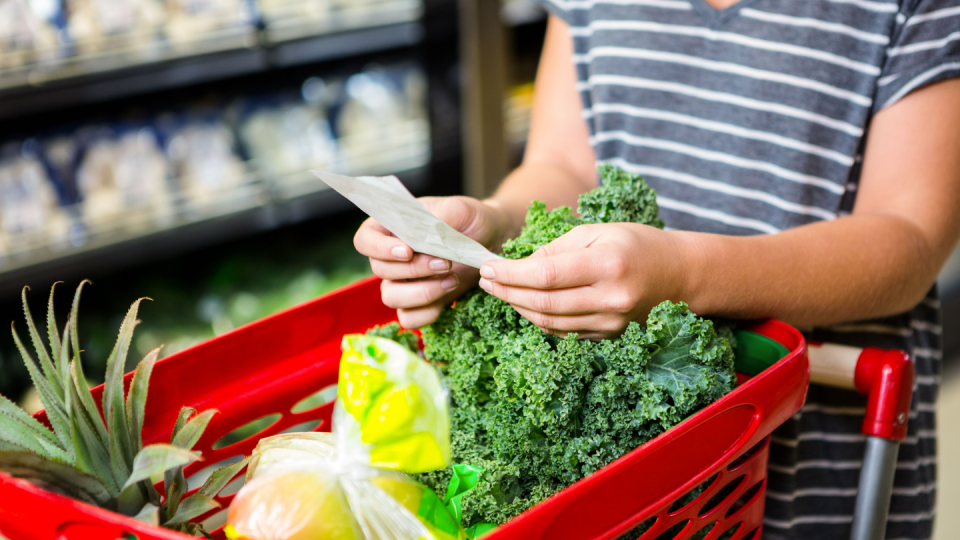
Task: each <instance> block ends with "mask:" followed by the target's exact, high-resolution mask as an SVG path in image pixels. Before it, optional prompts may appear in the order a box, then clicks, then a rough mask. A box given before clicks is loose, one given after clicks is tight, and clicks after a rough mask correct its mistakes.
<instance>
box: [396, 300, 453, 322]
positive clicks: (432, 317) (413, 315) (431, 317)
mask: <svg viewBox="0 0 960 540" xmlns="http://www.w3.org/2000/svg"><path fill="white" fill-rule="evenodd" d="M446 305H447V304H446V302H436V303H434V304H430V305H429V306H424V307H420V308H415V309H398V310H397V319H398V320H399V321H400V326H402V327H404V328H421V327H424V326H426V325H428V324H431V323H433V322H434V321H436V320H437V317H439V316H440V312H441V311H443V308H444V306H446Z"/></svg>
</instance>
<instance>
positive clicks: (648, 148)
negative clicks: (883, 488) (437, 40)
mask: <svg viewBox="0 0 960 540" xmlns="http://www.w3.org/2000/svg"><path fill="white" fill-rule="evenodd" d="M906 3H909V4H911V5H910V6H907V5H900V4H898V3H897V2H881V1H873V0H807V1H798V0H741V1H740V2H739V3H737V4H735V5H734V6H732V7H730V8H727V9H724V10H721V11H718V10H716V9H714V8H712V7H711V6H710V5H709V4H707V3H706V1H705V0H691V1H689V2H688V1H684V0H606V1H603V0H570V1H561V0H556V1H554V2H548V3H546V5H547V7H548V8H549V9H551V11H553V12H554V13H556V14H558V15H560V16H561V17H562V18H563V19H565V20H566V21H567V23H568V24H569V25H570V33H571V35H572V37H573V41H574V51H575V54H574V57H573V61H574V64H575V65H576V70H577V78H578V89H579V90H580V93H581V96H582V99H583V104H584V109H583V115H584V118H585V120H586V122H587V124H588V126H589V129H590V137H591V138H590V142H591V144H592V145H593V147H594V150H595V152H596V155H597V159H598V160H599V161H603V162H609V163H613V164H616V165H618V166H620V167H622V168H624V169H626V170H628V171H631V172H637V173H640V174H642V175H643V176H644V177H645V178H646V179H647V181H648V182H649V183H650V184H651V185H652V186H653V187H654V188H655V189H656V190H657V193H658V202H659V204H660V215H661V217H662V218H663V219H664V221H665V222H666V223H667V226H668V228H675V229H684V230H697V231H705V232H713V233H721V234H734V235H750V234H772V233H776V232H778V231H781V230H784V229H789V228H792V227H797V226H801V225H805V224H808V223H813V222H816V221H822V220H832V219H837V218H838V217H841V216H843V215H846V214H849V213H850V212H851V211H852V209H853V204H854V202H855V200H856V190H857V185H858V183H859V169H860V167H859V165H860V161H861V150H862V148H863V143H864V141H865V138H866V134H867V133H868V131H869V123H870V119H871V117H872V116H873V114H875V113H876V112H877V111H879V110H881V109H882V108H883V107H884V106H885V105H888V104H889V103H892V102H894V101H896V100H897V99H899V98H900V97H902V95H904V94H905V93H907V92H909V91H910V90H911V89H912V88H911V85H914V87H916V84H920V83H916V84H914V81H916V80H920V79H921V78H922V77H923V76H924V74H925V73H926V72H928V71H930V69H929V65H924V64H923V63H922V62H921V63H918V64H917V65H916V66H914V65H911V64H910V62H909V61H912V59H909V58H907V59H906V60H901V58H906V57H908V56H909V55H910V54H912V53H913V52H914V51H913V50H912V49H916V48H917V47H918V46H917V45H916V44H915V43H922V39H924V38H923V35H922V33H923V32H929V31H930V28H929V27H923V26H922V24H929V23H930V22H934V23H936V24H938V25H939V24H941V23H943V22H944V19H947V18H946V17H941V16H936V15H935V16H933V17H931V16H928V17H927V18H928V20H927V21H923V20H922V17H921V21H920V23H918V24H913V23H912V22H911V23H909V24H905V23H906V22H907V20H908V19H916V17H910V15H913V13H912V11H911V10H915V9H917V8H916V4H918V2H905V4H906ZM941 4H942V2H941ZM941 7H942V6H941ZM949 7H950V6H948V8H949ZM956 11H957V12H958V15H960V8H957V9H956ZM947 20H950V19H947ZM957 20H960V19H957ZM952 24H953V23H952ZM937 32H940V33H942V32H943V30H942V29H940V28H938V29H937ZM911 33H913V34H918V33H919V35H916V36H911ZM911 40H912V41H913V42H915V43H914V44H911ZM918 40H920V41H918ZM901 43H903V44H901ZM920 47H923V45H920ZM921 52H922V51H921ZM898 66H902V67H901V68H898ZM934 67H936V66H935V65H934ZM921 68H922V69H921ZM958 68H960V66H958ZM898 69H900V71H898ZM923 69H926V71H923ZM930 79H931V77H928V78H927V79H926V80H930ZM922 82H923V81H921V83H922ZM904 181H908V179H904ZM865 271H869V269H865ZM825 279H829V276H825ZM807 335H808V337H809V338H810V339H814V340H817V341H829V342H837V343H846V344H852V345H857V346H867V345H872V346H880V347H888V348H902V349H905V350H907V351H909V352H911V353H912V354H913V356H914V358H915V361H916V367H917V373H918V381H919V384H918V388H917V391H916V397H915V400H914V405H913V410H912V412H911V417H910V432H909V437H908V439H907V441H906V442H905V443H904V444H903V446H902V449H901V452H900V464H899V466H898V471H897V476H896V487H895V490H894V499H893V504H892V506H891V519H890V522H891V523H890V526H889V527H890V528H889V530H888V538H901V537H902V538H927V537H929V535H930V529H931V526H932V525H931V524H932V518H933V501H934V496H935V484H934V482H935V472H936V471H935V466H936V457H935V450H936V449H935V433H934V424H935V422H934V416H933V412H934V403H935V400H936V391H937V386H938V382H939V369H940V368H939V357H940V324H939V304H938V301H937V298H936V291H935V290H933V291H931V293H930V295H928V297H927V299H925V300H924V302H923V303H921V304H920V305H918V306H917V307H916V308H914V309H913V310H911V311H910V312H908V313H904V314H902V315H898V316H895V317H889V318H885V319H883V320H876V321H864V322H858V323H851V324H845V325H836V326H834V327H831V328H820V329H807ZM863 410H864V403H863V399H862V398H861V397H860V396H857V395H856V394H853V393H850V392H845V391H837V390H832V389H828V388H820V387H812V388H811V390H810V397H809V399H808V404H807V405H806V406H805V407H804V410H803V411H802V412H801V413H800V414H798V415H797V416H796V417H795V418H793V419H792V420H791V421H790V422H788V423H787V424H786V425H784V426H783V427H782V428H781V430H779V431H778V433H777V434H775V435H774V437H773V439H772V445H771V466H770V480H769V486H768V497H767V518H766V521H765V524H766V525H765V536H770V537H778V536H779V537H790V538H839V537H844V536H846V534H848V533H847V531H848V530H849V524H850V515H851V514H852V508H853V501H854V500H855V495H856V482H857V478H858V477H859V460H860V458H861V457H862V454H863V438H862V436H861V435H860V434H859V432H860V421H861V419H862V415H863Z"/></svg>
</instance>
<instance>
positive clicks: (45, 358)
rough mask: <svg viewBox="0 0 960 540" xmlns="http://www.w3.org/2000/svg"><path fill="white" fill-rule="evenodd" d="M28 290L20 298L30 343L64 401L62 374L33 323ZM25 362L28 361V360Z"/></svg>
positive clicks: (58, 394)
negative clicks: (51, 358)
mask: <svg viewBox="0 0 960 540" xmlns="http://www.w3.org/2000/svg"><path fill="white" fill-rule="evenodd" d="M28 290H30V287H24V288H23V291H21V293H20V297H21V299H22V300H23V315H24V318H25V319H26V320H27V331H28V333H29V334H30V341H32V342H33V348H34V349H36V351H37V358H39V359H40V367H41V368H42V369H43V374H44V375H45V377H46V379H47V382H48V383H49V384H50V388H51V390H53V392H54V394H55V395H57V396H60V399H61V400H63V395H64V394H63V390H64V388H63V380H61V378H60V372H58V371H57V369H56V368H55V367H54V366H53V362H52V361H51V360H50V354H49V353H47V348H46V346H45V345H44V344H43V340H42V339H41V338H40V332H38V331H37V325H36V323H34V322H33V315H32V314H31V313H30V305H29V304H28V303H27V291H28ZM24 360H26V358H25V359H24Z"/></svg>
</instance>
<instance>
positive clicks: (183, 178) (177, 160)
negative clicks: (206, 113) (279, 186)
mask: <svg viewBox="0 0 960 540" xmlns="http://www.w3.org/2000/svg"><path fill="white" fill-rule="evenodd" d="M235 146H236V143H235V140H234V136H233V132H232V131H231V130H230V128H229V127H228V126H227V125H226V124H225V123H224V121H223V119H222V118H214V119H207V118H202V117H201V115H197V116H190V117H188V118H185V119H182V120H180V125H179V126H178V127H177V128H176V129H175V130H174V132H173V134H172V136H170V137H169V138H168V139H167V143H166V155H167V159H168V160H169V162H170V166H171V167H172V169H173V177H174V178H175V179H176V185H177V189H178V191H179V192H180V194H181V196H182V198H183V202H184V203H185V211H186V213H187V215H188V216H189V217H190V218H193V219H195V218H199V217H205V216H212V215H218V214H221V213H224V212H230V211H235V210H238V209H240V208H244V207H247V206H249V205H251V204H253V203H254V202H255V197H256V193H255V191H254V190H253V189H252V186H250V185H249V183H250V180H251V178H250V176H249V175H248V174H247V173H246V168H245V167H244V165H243V162H242V161H241V160H240V158H239V157H237V154H236V152H235V150H234V149H235Z"/></svg>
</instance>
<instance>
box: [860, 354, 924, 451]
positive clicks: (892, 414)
mask: <svg viewBox="0 0 960 540" xmlns="http://www.w3.org/2000/svg"><path fill="white" fill-rule="evenodd" d="M913 379H914V367H913V362H912V361H911V360H910V356H908V355H907V354H906V353H905V352H903V351H898V350H892V351H891V350H883V349H876V348H873V347H867V348H865V349H863V352H862V353H860V358H859V359H858V360H857V368H856V371H855V372H854V384H855V386H856V388H857V391H858V392H860V393H861V394H866V395H867V412H866V414H865V415H864V417H863V433H864V435H870V436H873V437H880V438H882V439H890V440H893V441H903V439H904V438H905V437H906V436H907V416H909V414H910V400H911V398H912V397H913Z"/></svg>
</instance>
